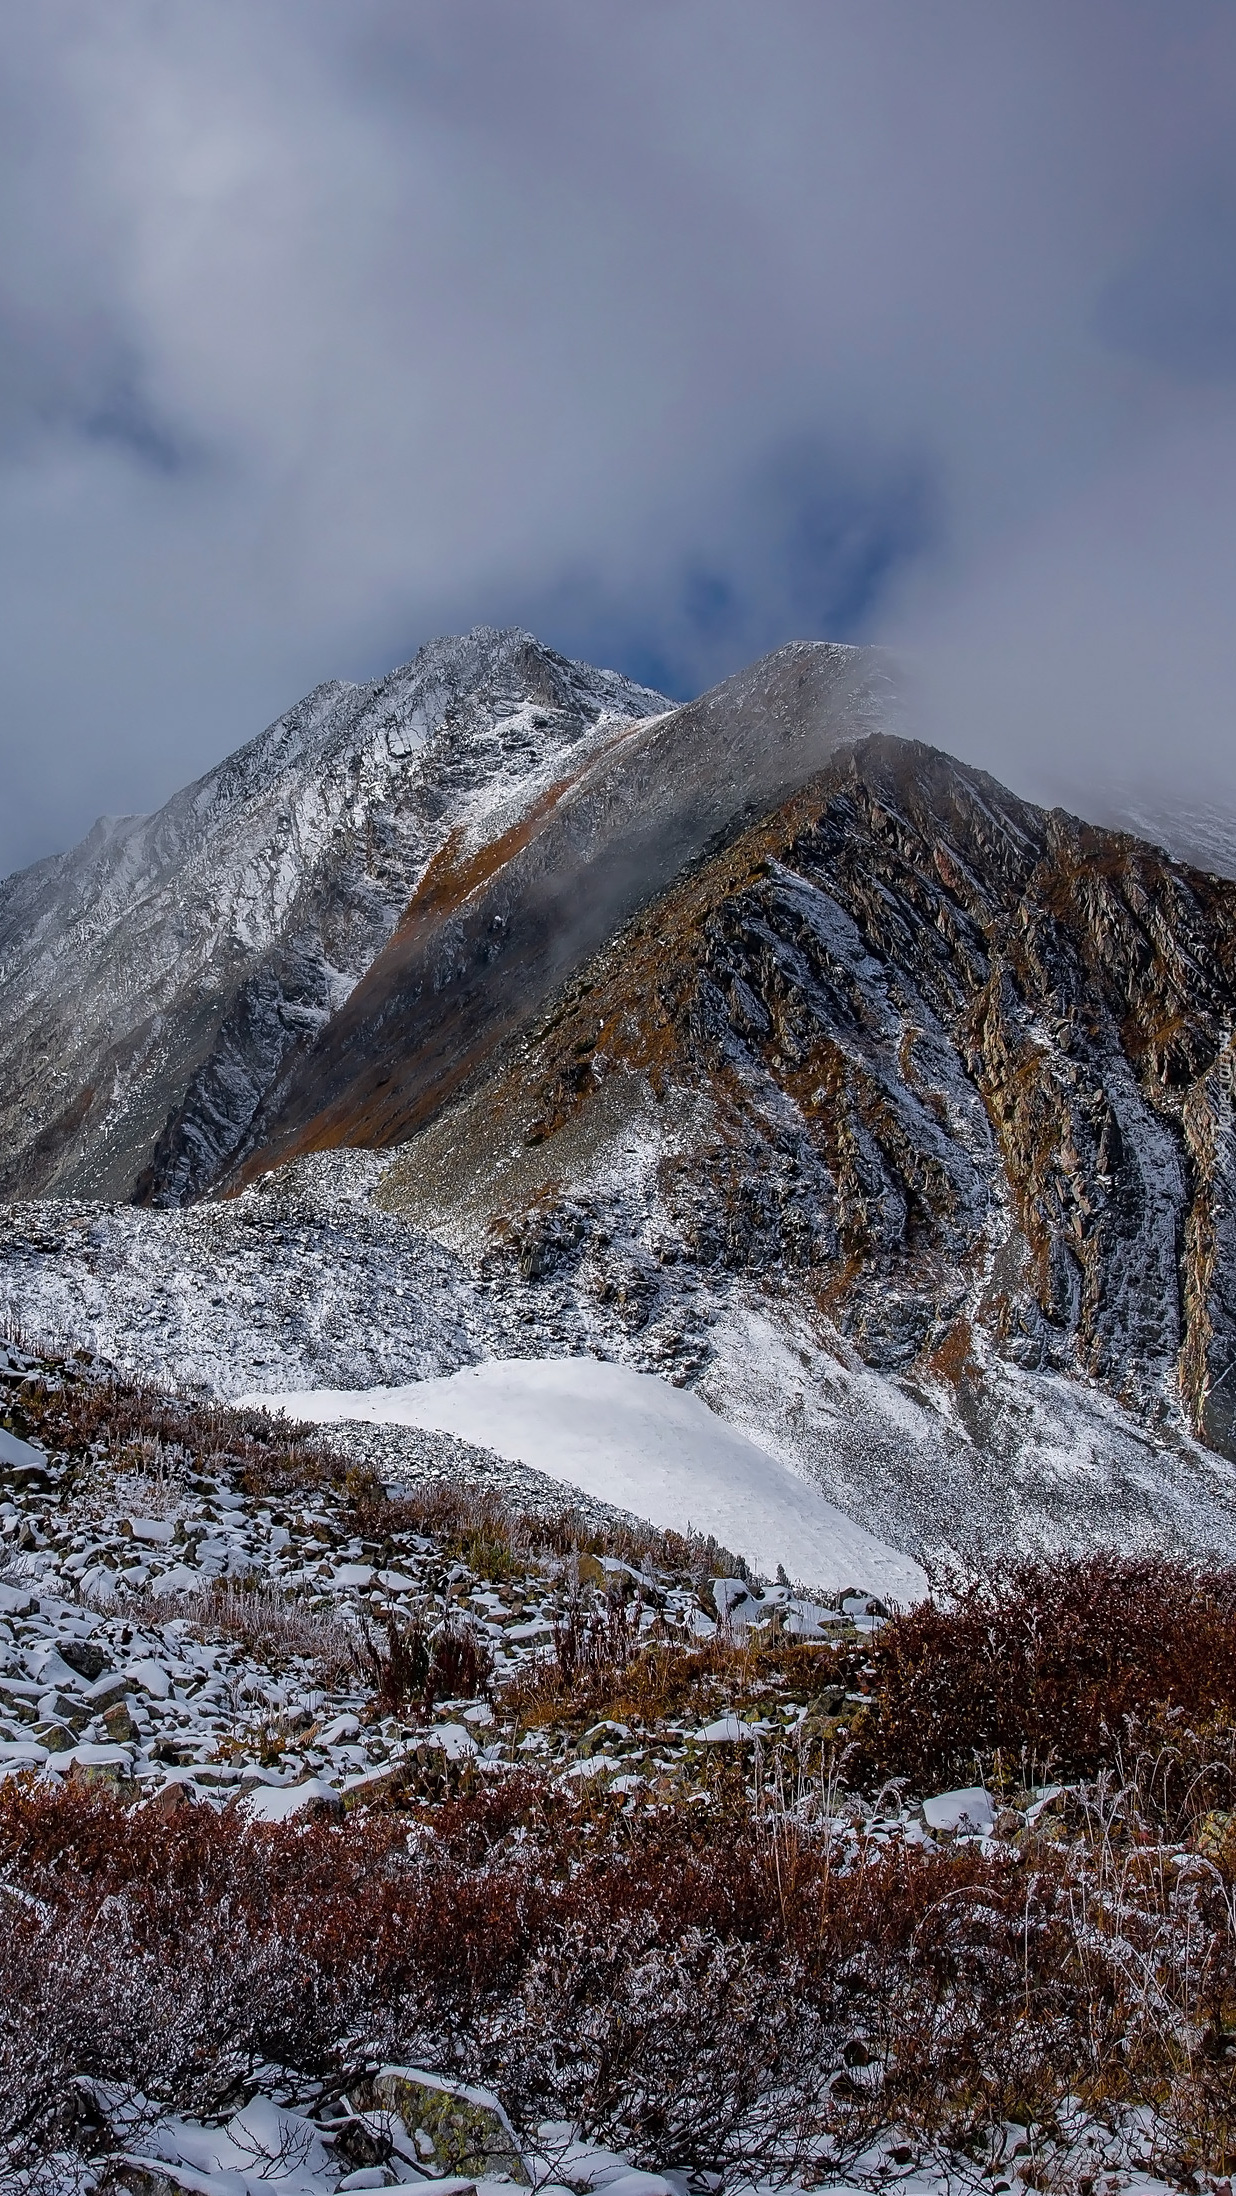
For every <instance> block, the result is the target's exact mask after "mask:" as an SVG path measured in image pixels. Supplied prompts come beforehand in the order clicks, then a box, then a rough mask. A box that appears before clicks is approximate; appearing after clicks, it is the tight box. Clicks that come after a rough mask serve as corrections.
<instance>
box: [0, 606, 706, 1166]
mask: <svg viewBox="0 0 1236 2196" xmlns="http://www.w3.org/2000/svg"><path fill="white" fill-rule="evenodd" d="M667 706H668V705H667V704H666V702H665V701H664V699H663V697H662V696H660V695H658V694H654V693H652V692H650V691H649V690H648V689H647V688H643V687H639V686H636V685H634V684H633V683H632V682H631V681H629V680H627V679H624V678H622V677H621V675H620V674H618V673H616V672H608V671H596V670H594V669H592V668H591V667H590V666H588V665H584V664H574V663H571V662H569V661H568V660H567V659H566V658H565V657H562V656H559V655H557V654H555V653H554V652H553V651H552V650H550V649H546V648H543V647H542V646H541V645H540V644H539V643H538V642H537V641H536V640H534V639H533V637H532V636H531V635H530V634H527V633H524V632H521V631H519V630H509V631H505V632H497V631H495V630H493V629H492V628H490V627H479V628H478V629H477V630H476V631H475V632H473V633H469V634H465V635H462V636H456V637H451V638H446V639H442V640H438V641H434V642H431V643H429V644H428V645H427V646H426V647H424V648H422V649H421V650H420V651H419V653H418V654H417V656H416V657H415V658H414V660H413V661H412V662H411V663H410V664H405V665H403V666H401V667H399V668H398V669H396V670H394V671H392V672H390V673H388V674H387V675H386V676H385V677H384V678H381V679H377V680H373V681H371V682H369V683H368V684H364V685H355V684H350V683H346V682H343V681H340V680H331V681H328V682H326V683H324V684H322V685H320V686H318V687H315V688H314V690H313V692H312V693H311V694H309V695H307V696H306V697H305V699H304V700H303V701H301V702H299V703H298V704H297V705H296V706H295V708H293V709H290V710H288V711H287V712H286V714H285V715H284V716H282V717H280V718H278V719H277V720H276V722H275V723H274V724H272V725H270V726H268V727H267V729H266V730H265V731H263V732H261V733H259V734H258V735H257V737H256V738H255V739H253V740H250V741H249V742H248V743H247V744H246V745H245V746H244V747H241V748H239V749H238V750H237V751H236V752H235V753H234V754H232V755H230V756H229V757H228V758H227V759H226V760H225V761H224V762H222V763H220V764H219V765H218V766H217V768H216V769H214V770H212V771H209V772H208V773H207V774H206V776H205V777H203V778H200V779H199V780H197V782H196V783H195V784H193V785H190V786H187V787H185V789H184V790H183V791H182V792H180V793H178V794H176V795H175V796H174V797H173V799H172V800H170V801H169V802H168V803H167V804H166V806H165V807H164V808H162V809H160V810H159V811H158V813H157V814H155V815H152V816H134V817H125V818H121V819H117V820H114V821H104V820H102V819H101V820H100V822H99V823H98V824H96V825H95V827H94V829H93V830H92V831H91V832H90V833H89V834H88V836H87V837H86V838H85V839H84V840H83V841H82V843H81V845H80V846H79V847H77V848H75V849H74V850H73V851H72V852H71V853H69V854H64V855H56V856H53V857H52V858H51V859H49V860H47V861H45V862H40V863H37V864H36V865H35V866H34V867H33V868H32V869H28V870H25V871H23V872H21V873H20V874H18V875H17V876H14V877H10V878H8V879H7V880H5V882H4V883H3V884H0V1007H2V1008H3V1033H2V1035H0V1148H2V1149H3V1151H4V1153H5V1164H4V1166H3V1170H2V1171H0V1184H2V1185H3V1186H4V1187H6V1188H8V1189H9V1190H10V1191H12V1190H14V1189H20V1190H21V1191H23V1192H26V1193H34V1194H45V1193H47V1192H48V1191H51V1190H56V1189H60V1188H64V1189H73V1190H80V1191H84V1192H85V1193H86V1194H88V1195H96V1196H97V1195H113V1196H121V1197H124V1196H128V1195H131V1194H132V1192H133V1190H134V1188H135V1186H136V1184H137V1183H138V1181H139V1179H140V1178H141V1177H142V1176H143V1174H144V1172H145V1171H146V1170H148V1168H149V1166H150V1163H151V1159H152V1155H153V1153H154V1150H155V1146H156V1144H157V1142H158V1139H159V1137H160V1134H161V1132H162V1131H163V1129H164V1127H165V1124H166V1123H167V1122H168V1121H169V1119H170V1118H172V1117H173V1116H176V1115H177V1113H178V1111H179V1110H180V1109H182V1108H183V1106H184V1103H185V1099H186V1095H187V1094H188V1093H189V1091H190V1089H191V1087H197V1088H200V1090H201V1104H200V1108H199V1113H200V1119H197V1120H195V1122H194V1124H193V1127H192V1130H191V1132H188V1133H187V1137H186V1140H185V1141H184V1142H183V1144H182V1147H181V1148H180V1149H179V1150H178V1151H177V1153H176V1155H175V1157H174V1159H172V1160H170V1161H169V1167H168V1179H167V1181H166V1182H163V1183H161V1184H160V1185H159V1190H160V1194H164V1195H171V1196H173V1197H177V1198H178V1197H180V1196H184V1195H189V1194H192V1193H193V1192H194V1191H195V1190H197V1189H201V1188H204V1187H206V1186H207V1184H208V1182H209V1181H210V1180H212V1179H213V1178H214V1175H215V1173H216V1172H217V1171H218V1168H219V1166H220V1164H222V1163H223V1162H224V1161H225V1160H226V1159H227V1157H228V1156H229V1154H230V1152H231V1151H232V1150H233V1149H234V1148H235V1145H236V1143H237V1141H238V1139H239V1137H240V1135H241V1134H242V1133H243V1131H244V1129H245V1128H246V1127H247V1125H248V1122H249V1120H250V1118H251V1117H252V1114H253V1111H254V1109H255V1107H256V1105H257V1103H258V1101H259V1100H260V1098H261V1096H262V1094H263V1092H264V1090H265V1089H266V1088H267V1086H268V1084H269V1082H270V1080H271V1077H272V1075H273V1074H274V1072H275V1071H276V1070H277V1068H278V1067H279V1065H280V1064H281V1062H282V1060H283V1058H284V1056H285V1054H286V1052H287V1051H288V1049H289V1046H290V1045H292V1044H294V1043H295V1042H297V1041H298V1040H299V1039H300V1038H301V1037H302V1036H303V1034H304V1032H305V1030H306V1029H310V1028H315V1027H317V1026H319V1025H320V1024H321V1023H322V1022H323V1021H324V1020H325V1019H326V1018H328V1017H329V1015H330V1014H332V1013H333V1012H334V1011H335V1010H336V1009H337V1007H338V1006H339V1005H340V1004H341V1003H342V1001H343V1000H344V999H346V997H347V996H348V993H349V991H350V990H351V988H352V986H353V984H354V983H355V982H356V980H357V978H358V977H359V976H360V975H361V974H362V973H363V972H364V970H365V969H366V968H367V967H368V966H369V964H370V963H371V961H372V959H373V957H374V955H375V953H377V952H378V951H379V950H380V949H381V947H382V945H383V944H384V943H385V941H386V939H387V938H388V937H389V935H390V933H391V931H392V930H393V928H394V926H395V924H396V922H397V921H398V918H399V915H400V913H401V911H402V910H403V908H404V907H405V905H406V903H407V901H408V898H409V896H410V894H411V892H412V890H413V889H414V887H415V884H416V882H417V879H418V878H419V877H420V875H421V874H422V873H423V871H424V869H425V866H426V864H427V863H428V861H429V860H430V859H431V857H432V856H433V854H434V853H435V852H436V851H437V849H438V847H439V846H440V845H441V844H442V842H443V841H444V839H445V838H446V837H447V835H448V833H449V832H450V830H451V829H452V828H455V827H456V826H459V825H461V824H462V823H463V822H464V821H465V820H466V821H468V822H469V823H470V824H471V825H472V827H473V828H476V827H477V825H478V823H479V822H480V821H481V819H483V817H484V814H485V812H486V809H487V808H488V807H491V806H493V807H504V808H509V807H510V805H511V804H512V803H513V802H514V803H515V804H518V802H519V800H520V799H521V798H525V797H526V798H535V796H536V793H537V791H538V789H539V787H540V785H541V783H542V782H543V780H544V779H545V777H546V775H547V774H548V775H549V776H552V774H553V772H554V771H555V770H556V769H559V768H560V767H561V765H562V761H563V758H564V757H565V756H568V755H569V756H575V755H577V754H578V753H579V752H580V750H581V749H582V748H586V747H587V746H588V744H589V742H590V741H592V740H594V739H595V738H596V737H597V736H598V735H599V736H601V737H604V735H605V730H606V727H607V726H608V725H610V724H611V723H614V722H618V723H627V722H630V721H632V720H636V719H639V718H642V717H645V716H648V715H650V714H654V713H656V712H659V711H663V710H664V709H665V708H666V707H667Z"/></svg>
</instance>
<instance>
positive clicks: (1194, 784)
mask: <svg viewBox="0 0 1236 2196" xmlns="http://www.w3.org/2000/svg"><path fill="white" fill-rule="evenodd" d="M0 30H2V32H3V37H2V42H0V55H2V57H3V58H2V61H0V69H2V71H3V76H2V81H0V191H2V192H3V220H2V221H0V653H2V659H3V677H2V685H0V694H2V697H3V702H2V713H0V767H2V772H3V776H2V779H0V784H2V786H3V800H2V801H0V871H3V870H7V869H9V868H11V867H13V866H15V865H18V864H21V863H24V862H26V861H29V860H32V859H34V858H35V857H36V856H38V855H40V854H42V853H44V852H47V851H50V850H52V849H54V848H58V847H61V846H63V845H66V844H68V843H70V842H71V841H72V840H73V839H75V838H76V837H78V836H80V834H81V833H82V832H83V831H84V830H85V829H86V828H87V827H88V825H89V824H90V822H91V821H92V819H93V818H94V816H95V815H96V814H97V813H99V812H100V811H107V812H113V813H115V812H121V811H125V810H129V809H134V808H150V807H153V806H155V805H157V804H158V803H159V802H161V801H162V800H163V799H165V798H166V797H167V795H168V794H169V793H170V792H171V791H172V790H173V789H174V788H175V787H176V786H177V785H179V784H181V783H182V782H184V781H185V780H186V779H188V778H190V777H192V776H194V775H196V774H197V773H198V772H200V771H201V770H203V769H205V768H206V767H208V766H209V765H210V764H211V763H213V762H215V761H216V760H218V759H219V757H221V756H222V755H223V754H225V753H227V752H228V751H229V750H230V749H232V748H234V747H236V746H238V745H239V744H240V743H241V742H242V741H243V740H244V739H246V738H248V737H250V736H251V735H252V734H253V733H254V732H256V731H258V730H259V729H260V728H261V726H262V725H263V724H264V723H265V722H267V721H268V720H269V719H270V718H271V717H273V716H274V715H276V714H277V713H278V712H279V711H280V710H281V709H282V708H284V707H286V706H287V705H288V704H289V703H291V702H292V701H293V700H295V699H296V698H297V697H298V696H299V695H300V694H302V693H303V692H305V691H306V690H307V689H308V688H309V687H311V686H313V685H314V684H316V683H317V681H318V680H320V679H323V678H327V677H331V676H345V677H365V676H369V675H372V674H373V673H376V672H378V671H381V670H385V669H387V668H389V666H390V665H391V664H393V663H396V662H399V661H401V660H403V659H405V658H406V657H408V656H410V655H411V654H412V653H414V651H415V649H416V647H417V646H418V645H419V643H420V642H421V641H422V640H424V639H426V638H428V637H430V636H431V635H433V634H434V633H437V632H440V631H452V630H459V629H461V628H466V627H468V626H470V625H472V624H476V623H478V622H488V623H494V624H510V623H521V624H526V625H529V626H531V627H532V628H533V629H534V630H535V631H537V632H538V633H540V634H541V635H542V636H543V637H544V638H545V639H547V640H549V641H551V642H553V643H554V644H555V645H557V646H559V647H562V648H564V649H566V650H568V651H569V652H571V653H573V654H579V655H584V656H587V657H589V658H591V659H592V660H594V661H601V662H606V663H613V664H617V665H619V666H620V667H622V668H624V669H628V670H630V671H633V672H635V673H636V674H638V675H639V676H641V677H643V678H646V679H649V680H651V681H652V682H654V683H657V684H661V685H663V686H665V687H666V688H667V689H668V690H670V691H672V692H674V693H678V694H688V693H692V692H695V691H697V690H698V689H699V688H701V687H703V686H705V685H707V684H709V683H711V682H712V681H713V680H715V679H717V678H719V677H722V676H724V675H725V674H726V673H727V672H728V671H730V670H733V669H735V668H736V667H737V666H738V665H740V664H741V663H743V662H745V661H747V660H749V659H750V658H751V657H752V656H754V655H757V654H759V653H760V652H761V651H763V650H764V649H766V648H769V647H773V646H775V645H776V644H777V643H778V642H780V641H782V640H786V639H789V638H791V637H794V636H804V635H805V636H812V637H835V638H840V639H855V640H858V639H872V638H876V639H885V640H891V641H893V642H894V643H896V644H897V645H899V646H901V647H902V648H903V649H904V650H905V651H906V653H907V656H908V658H909V660H910V661H911V662H912V664H913V665H914V667H915V673H916V677H917V680H918V685H919V690H920V692H921V694H922V696H923V707H924V712H925V721H926V722H927V723H928V725H929V726H930V727H931V729H932V730H933V733H934V736H936V737H937V738H939V739H940V741H941V743H942V744H944V745H947V746H950V747H952V748H954V749H955V750H957V751H960V752H963V753H966V754H968V755H973V756H975V757H977V758H978V759H980V760H985V761H987V762H989V763H990V764H992V765H993V766H995V767H996V768H998V769H1000V770H1001V771H1002V772H1003V773H1004V774H1005V775H1006V776H1008V777H1009V778H1010V779H1011V780H1012V781H1013V782H1014V783H1016V784H1017V785H1019V786H1020V787H1021V788H1022V789H1024V790H1026V791H1028V792H1031V793H1035V794H1052V793H1054V792H1055V791H1057V790H1060V789H1062V788H1063V789H1066V790H1067V789H1068V788H1070V787H1073V786H1076V787H1077V788H1079V789H1080V794H1081V795H1082V796H1084V794H1085V791H1086V789H1087V788H1094V789H1096V791H1095V799H1096V801H1097V799H1098V795H1099V791H1101V789H1102V788H1103V787H1104V786H1105V785H1108V784H1110V783H1111V782H1112V781H1113V780H1114V779H1116V778H1124V777H1128V778H1130V779H1138V778H1147V777H1149V778H1151V779H1154V778H1157V779H1158V780H1160V781H1161V782H1162V783H1163V784H1164V785H1165V786H1166V787H1167V788H1168V789H1169V791H1174V792H1176V793H1177V794H1179V795H1184V794H1189V795H1191V794H1193V793H1194V792H1196V793H1197V794H1198V795H1199V796H1201V795H1211V794H1215V795H1221V796H1222V797H1224V798H1236V794H1234V793H1233V787H1234V785H1236V705H1234V700H1233V697H1234V695H1236V616H1234V614H1233V613H1234V609H1236V602H1234V592H1236V590H1234V580H1236V7H1234V6H1233V5H1232V0H1214V4H1211V0H1157V4H1146V0H1113V4H1110V5H1109V4H1107V0H1085V4H1084V5H1080V6H1079V5H1078V0H1061V4H1059V5H1056V4H1050V0H1022V4H1019V5H1016V6H1003V5H993V4H992V0H931V5H930V6H925V5H923V0H904V4H902V0H741V4H739V0H208V4H206V5H203V0H107V5H106V6H105V7H101V6H99V4H98V0H54V4H45V5H38V4H33V0H0Z"/></svg>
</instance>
